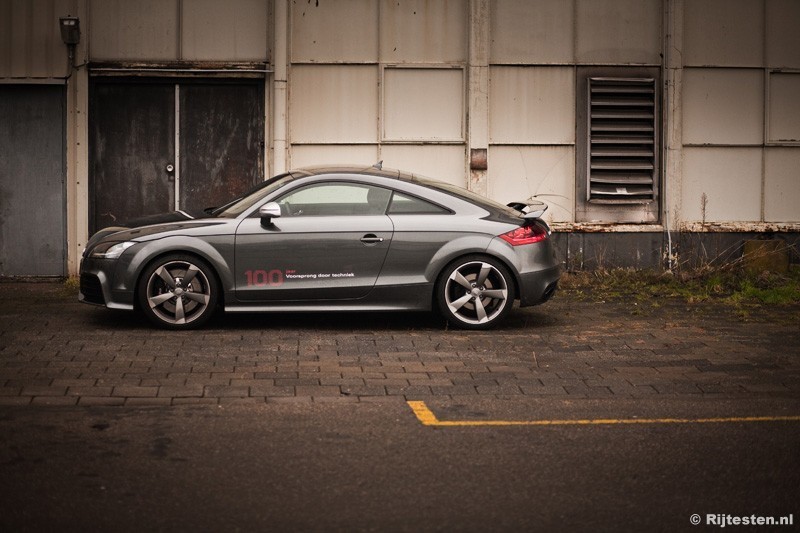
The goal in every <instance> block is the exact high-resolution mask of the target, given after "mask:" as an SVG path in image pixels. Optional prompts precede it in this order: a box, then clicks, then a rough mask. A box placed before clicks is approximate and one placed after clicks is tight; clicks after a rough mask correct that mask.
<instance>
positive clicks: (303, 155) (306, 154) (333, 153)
mask: <svg viewBox="0 0 800 533" xmlns="http://www.w3.org/2000/svg"><path fill="white" fill-rule="evenodd" d="M377 161H378V147H377V146H376V145H374V144H373V145H370V144H356V145H330V144H328V145H324V144H322V145H319V144H316V145H315V144H306V145H294V146H292V153H291V168H300V167H313V166H321V165H344V166H347V165H364V167H365V168H366V167H369V166H372V165H374V164H375V163H376V162H377Z"/></svg>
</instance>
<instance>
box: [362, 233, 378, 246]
mask: <svg viewBox="0 0 800 533" xmlns="http://www.w3.org/2000/svg"><path fill="white" fill-rule="evenodd" d="M361 242H363V243H364V244H367V245H369V244H378V243H379V242H383V237H378V236H377V235H375V234H374V233H367V234H366V235H364V236H363V237H361Z"/></svg>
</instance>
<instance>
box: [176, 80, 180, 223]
mask: <svg viewBox="0 0 800 533" xmlns="http://www.w3.org/2000/svg"><path fill="white" fill-rule="evenodd" d="M180 208H181V85H180V84H179V83H176V84H175V211H178V210H180Z"/></svg>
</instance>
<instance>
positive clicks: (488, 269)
mask: <svg viewBox="0 0 800 533" xmlns="http://www.w3.org/2000/svg"><path fill="white" fill-rule="evenodd" d="M436 298H437V302H438V304H439V309H440V311H441V312H442V314H443V315H444V316H445V318H447V321H448V322H450V324H452V325H454V326H456V327H460V328H466V329H488V328H491V327H493V326H494V325H495V324H497V323H498V322H499V321H500V320H501V319H502V318H503V317H504V316H505V315H506V314H507V313H508V312H509V311H510V310H511V307H512V306H513V303H514V285H513V281H512V277H511V273H510V272H509V271H508V269H507V268H506V267H505V266H504V265H502V264H501V263H500V262H499V261H496V260H495V259H491V258H489V257H481V256H469V257H464V258H461V259H459V260H457V261H454V262H452V263H450V264H449V265H448V266H447V267H446V268H445V269H444V270H443V271H442V274H441V275H440V276H439V281H438V283H437V284H436Z"/></svg>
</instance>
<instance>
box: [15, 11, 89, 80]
mask: <svg viewBox="0 0 800 533" xmlns="http://www.w3.org/2000/svg"><path fill="white" fill-rule="evenodd" d="M67 14H72V15H77V1H76V0H2V1H0V78H52V77H64V76H66V75H67V47H66V45H64V43H63V42H62V41H61V33H60V30H59V27H58V17H59V16H63V15H67Z"/></svg>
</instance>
